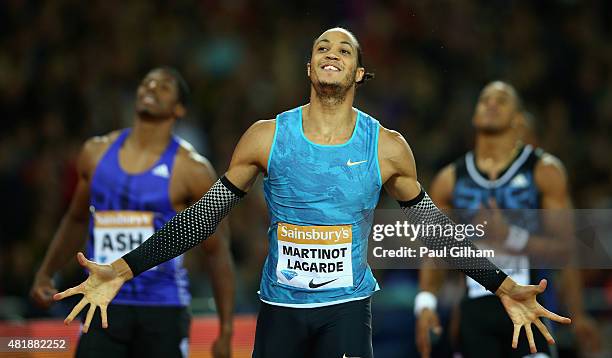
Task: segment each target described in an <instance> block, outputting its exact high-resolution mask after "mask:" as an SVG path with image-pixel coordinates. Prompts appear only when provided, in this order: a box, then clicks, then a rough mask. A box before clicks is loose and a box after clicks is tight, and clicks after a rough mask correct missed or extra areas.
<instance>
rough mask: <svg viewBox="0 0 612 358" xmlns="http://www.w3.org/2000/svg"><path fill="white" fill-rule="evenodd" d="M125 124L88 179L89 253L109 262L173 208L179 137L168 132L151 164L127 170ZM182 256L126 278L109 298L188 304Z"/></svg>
mask: <svg viewBox="0 0 612 358" xmlns="http://www.w3.org/2000/svg"><path fill="white" fill-rule="evenodd" d="M129 133H130V130H129V129H126V130H124V131H123V132H122V133H121V134H120V135H119V137H118V138H117V140H115V142H113V143H112V144H111V146H110V148H109V149H108V150H107V151H106V153H105V154H104V156H103V157H102V159H101V160H100V162H99V163H98V165H97V167H96V169H95V173H94V175H93V178H92V181H91V199H90V210H91V219H90V226H89V240H88V242H87V255H88V257H89V258H90V259H92V260H94V261H96V262H99V263H107V264H108V263H110V262H112V261H114V260H116V259H117V258H120V257H121V256H123V255H124V254H126V253H127V252H129V251H131V250H133V249H135V248H136V247H138V246H139V245H140V244H141V243H142V242H143V241H144V240H146V239H147V238H149V237H150V236H151V235H152V234H153V232H154V231H155V230H158V229H159V228H161V227H162V226H163V225H164V224H165V223H166V222H167V221H168V220H170V219H171V218H172V217H173V216H174V215H176V211H175V210H174V208H173V207H172V203H171V202H170V196H169V193H168V191H169V186H170V177H171V174H172V167H173V165H174V158H175V155H176V153H177V150H178V148H179V142H178V141H177V139H176V138H172V139H171V141H170V144H169V145H168V147H167V148H166V150H165V151H164V153H163V154H162V155H161V157H160V159H159V160H158V161H157V163H155V164H154V165H153V166H152V167H151V168H150V169H149V170H147V171H145V172H142V173H139V174H128V173H126V172H125V171H124V170H123V169H122V168H121V166H120V165H119V149H120V148H121V147H122V145H123V143H124V142H125V139H126V138H127V136H128V135H129ZM182 264H183V257H182V256H179V257H177V258H175V259H173V260H170V261H167V262H164V263H163V264H160V265H158V266H156V267H154V268H152V269H150V270H148V271H146V272H143V273H142V274H140V275H138V276H136V277H135V278H134V279H132V280H130V281H128V282H126V283H125V284H124V285H123V287H122V288H121V289H120V290H119V293H118V294H117V296H116V297H115V298H114V299H113V301H112V303H113V304H129V305H143V306H186V305H188V304H189V302H190V300H191V296H190V294H189V287H188V285H189V284H188V280H187V272H186V270H185V269H184V268H183V265H182Z"/></svg>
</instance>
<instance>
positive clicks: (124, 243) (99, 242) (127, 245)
mask: <svg viewBox="0 0 612 358" xmlns="http://www.w3.org/2000/svg"><path fill="white" fill-rule="evenodd" d="M93 216H94V230H93V239H94V260H95V261H96V262H98V263H101V264H109V263H111V262H113V261H115V260H116V259H118V258H120V257H121V256H123V255H125V254H127V253H128V252H130V251H132V250H134V249H135V248H137V247H138V246H140V245H141V244H142V243H143V242H145V241H146V240H147V239H148V238H149V237H151V235H153V232H154V226H153V212H151V211H96V212H95V213H94V214H93Z"/></svg>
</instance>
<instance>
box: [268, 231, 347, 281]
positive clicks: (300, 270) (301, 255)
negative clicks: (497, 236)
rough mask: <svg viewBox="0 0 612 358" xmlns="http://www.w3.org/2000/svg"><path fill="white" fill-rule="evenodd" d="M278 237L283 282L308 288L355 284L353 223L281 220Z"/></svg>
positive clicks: (279, 271) (278, 269) (278, 268)
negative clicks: (308, 223)
mask: <svg viewBox="0 0 612 358" xmlns="http://www.w3.org/2000/svg"><path fill="white" fill-rule="evenodd" d="M277 238H278V263H277V265H276V277H277V281H278V282H279V283H282V284H285V285H288V286H293V287H299V288H305V289H308V290H324V289H329V288H340V287H349V286H352V285H353V261H352V253H351V251H352V250H351V249H352V247H351V245H352V242H353V232H352V227H351V225H340V226H297V225H291V224H286V223H279V224H278V228H277Z"/></svg>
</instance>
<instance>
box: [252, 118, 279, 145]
mask: <svg viewBox="0 0 612 358" xmlns="http://www.w3.org/2000/svg"><path fill="white" fill-rule="evenodd" d="M275 130H276V119H262V120H259V121H257V122H255V123H253V124H252V125H251V127H249V129H247V131H246V132H245V133H244V135H245V137H247V136H248V138H249V139H251V140H253V141H257V142H260V143H263V144H265V143H266V142H268V141H267V140H269V142H270V143H271V142H272V139H273V138H274V131H275Z"/></svg>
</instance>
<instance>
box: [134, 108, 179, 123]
mask: <svg viewBox="0 0 612 358" xmlns="http://www.w3.org/2000/svg"><path fill="white" fill-rule="evenodd" d="M136 114H137V115H138V117H139V118H141V119H142V120H145V121H151V122H161V121H164V120H166V119H168V118H170V117H172V115H171V114H168V113H152V112H151V111H150V110H149V109H147V108H142V109H137V110H136Z"/></svg>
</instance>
